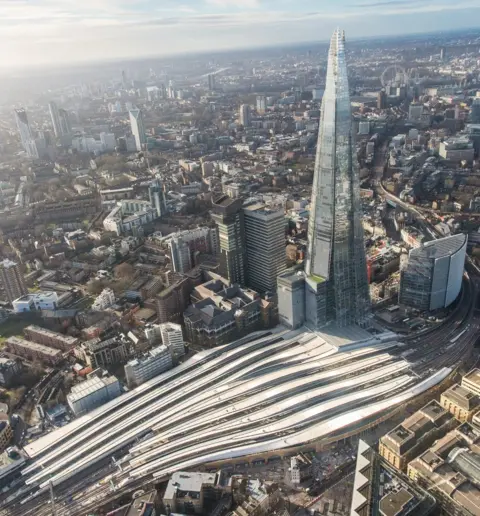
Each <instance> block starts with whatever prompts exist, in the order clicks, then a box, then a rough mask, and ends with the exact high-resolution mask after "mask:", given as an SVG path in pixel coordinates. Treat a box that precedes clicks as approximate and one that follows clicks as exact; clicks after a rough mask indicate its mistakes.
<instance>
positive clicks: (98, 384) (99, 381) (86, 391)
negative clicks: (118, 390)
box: [68, 376, 118, 403]
mask: <svg viewBox="0 0 480 516" xmlns="http://www.w3.org/2000/svg"><path fill="white" fill-rule="evenodd" d="M115 382H118V380H117V379H116V378H115V376H106V377H103V378H99V377H98V376H93V377H92V378H89V379H88V380H85V381H84V382H81V383H79V384H77V385H74V386H73V387H72V390H71V392H70V394H68V400H69V401H70V402H72V403H74V402H76V401H79V400H81V399H82V398H86V397H87V396H90V395H91V394H93V393H94V392H96V391H98V390H100V389H103V388H104V387H107V386H108V385H111V384H112V383H115Z"/></svg>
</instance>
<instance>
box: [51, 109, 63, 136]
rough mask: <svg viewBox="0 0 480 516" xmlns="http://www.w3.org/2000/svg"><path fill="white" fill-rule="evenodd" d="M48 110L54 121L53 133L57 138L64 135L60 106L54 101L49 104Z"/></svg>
mask: <svg viewBox="0 0 480 516" xmlns="http://www.w3.org/2000/svg"><path fill="white" fill-rule="evenodd" d="M48 110H49V111H50V118H51V119H52V126H53V132H54V133H55V136H56V137H57V138H60V136H62V135H63V131H62V127H61V125H60V113H59V112H58V106H57V104H56V103H55V102H53V100H52V101H51V102H49V103H48Z"/></svg>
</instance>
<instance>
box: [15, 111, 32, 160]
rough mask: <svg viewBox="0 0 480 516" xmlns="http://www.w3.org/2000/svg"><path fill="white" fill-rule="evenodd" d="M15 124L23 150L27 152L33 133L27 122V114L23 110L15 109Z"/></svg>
mask: <svg viewBox="0 0 480 516" xmlns="http://www.w3.org/2000/svg"><path fill="white" fill-rule="evenodd" d="M14 113H15V122H16V123H17V128H18V132H19V133H20V140H21V141H22V145H23V148H24V149H25V150H27V146H28V142H30V141H32V140H33V133H32V129H31V127H30V124H29V122H28V117H27V112H26V111H25V109H24V108H20V109H15V111H14Z"/></svg>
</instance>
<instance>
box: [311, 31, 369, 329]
mask: <svg viewBox="0 0 480 516" xmlns="http://www.w3.org/2000/svg"><path fill="white" fill-rule="evenodd" d="M305 274H306V276H307V290H306V292H307V294H306V295H307V305H308V306H310V309H307V314H306V315H307V322H308V323H309V325H310V326H317V327H319V326H323V325H325V324H328V323H329V322H332V321H335V322H336V323H337V324H338V325H340V326H348V325H351V324H363V323H364V322H365V320H366V318H367V316H368V314H369V313H370V296H369V287H368V280H367V268H366V258H365V247H364V241H363V227H362V211H361V204H360V184H359V176H358V164H357V160H356V149H355V139H354V130H353V124H352V116H351V107H350V95H349V87H348V77H347V65H346V60H345V45H344V36H343V34H342V32H341V31H339V30H337V31H335V33H334V34H333V36H332V40H331V44H330V51H329V58H328V69H327V79H326V87H325V93H324V96H323V101H322V114H321V119H320V128H319V134H318V142H317V155H316V161H315V174H314V180H313V189H312V203H311V210H310V221H309V227H308V250H307V259H306V265H305ZM308 297H311V298H312V299H310V301H309V300H308ZM313 305H315V306H313Z"/></svg>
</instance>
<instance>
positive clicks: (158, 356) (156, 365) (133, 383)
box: [125, 344, 173, 388]
mask: <svg viewBox="0 0 480 516" xmlns="http://www.w3.org/2000/svg"><path fill="white" fill-rule="evenodd" d="M172 366H173V360H172V353H171V351H170V349H169V348H168V347H167V346H165V345H163V344H162V345H160V346H157V347H156V348H153V349H151V350H150V351H148V352H147V353H146V354H145V355H143V356H142V357H139V358H135V359H133V360H130V362H127V364H126V365H125V378H126V380H127V385H128V387H129V388H133V387H137V386H138V385H141V384H142V383H144V382H146V381H147V380H150V379H151V378H153V377H154V376H157V375H159V374H161V373H164V372H165V371H168V370H169V369H171V368H172Z"/></svg>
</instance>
